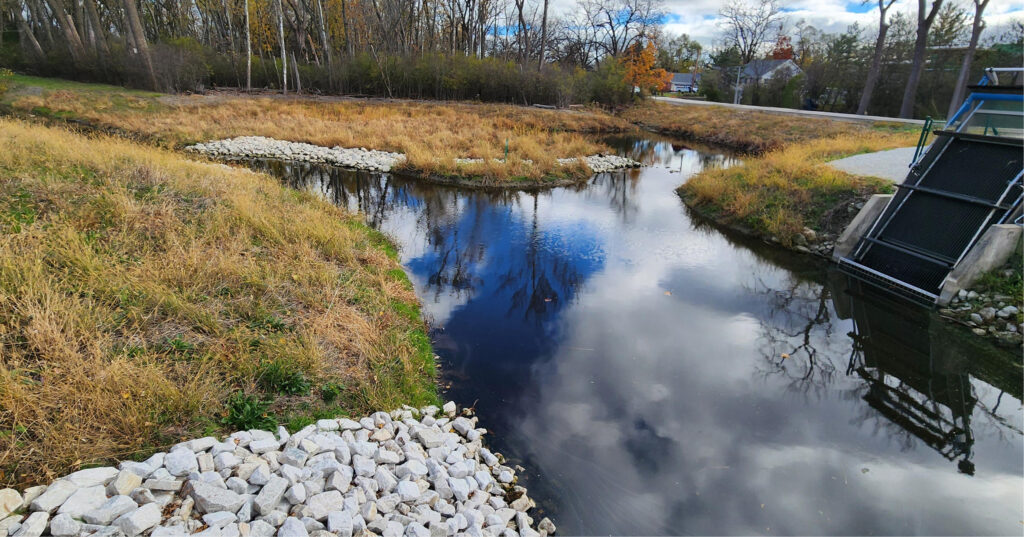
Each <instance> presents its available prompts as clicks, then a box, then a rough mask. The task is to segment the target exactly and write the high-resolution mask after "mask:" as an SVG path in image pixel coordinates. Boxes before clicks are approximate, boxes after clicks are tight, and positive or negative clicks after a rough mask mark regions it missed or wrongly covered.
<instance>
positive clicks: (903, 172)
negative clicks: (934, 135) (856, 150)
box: [829, 147, 927, 183]
mask: <svg viewBox="0 0 1024 537" xmlns="http://www.w3.org/2000/svg"><path fill="white" fill-rule="evenodd" d="M914 149H915V148H913V147H901V148H899V149H890V150H888V151H878V152H876V153H864V154H863V155H854V156H852V157H846V158H842V159H839V160H833V161H832V162H829V165H831V166H832V167H833V168H836V169H838V170H842V171H844V172H847V173H852V174H854V175H869V176H871V177H881V178H882V179H888V180H890V181H892V182H894V183H902V182H903V180H904V179H906V178H907V173H908V172H910V161H911V160H913V159H914ZM925 151H927V148H925Z"/></svg>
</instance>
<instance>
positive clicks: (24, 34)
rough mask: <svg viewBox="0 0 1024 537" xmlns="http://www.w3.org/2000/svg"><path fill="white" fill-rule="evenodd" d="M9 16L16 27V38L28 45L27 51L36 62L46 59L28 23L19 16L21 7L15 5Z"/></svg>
mask: <svg viewBox="0 0 1024 537" xmlns="http://www.w3.org/2000/svg"><path fill="white" fill-rule="evenodd" d="M11 14H12V16H13V17H14V24H15V25H16V26H17V27H18V36H19V39H21V40H22V43H24V44H26V45H28V49H29V50H31V51H32V53H33V54H34V55H35V57H36V59H37V60H39V61H42V60H44V59H46V53H45V52H43V47H42V46H41V45H40V44H39V40H38V39H36V34H34V33H32V28H29V26H28V23H27V22H25V18H24V17H23V16H22V14H21V6H19V5H15V6H14V7H12V8H11Z"/></svg>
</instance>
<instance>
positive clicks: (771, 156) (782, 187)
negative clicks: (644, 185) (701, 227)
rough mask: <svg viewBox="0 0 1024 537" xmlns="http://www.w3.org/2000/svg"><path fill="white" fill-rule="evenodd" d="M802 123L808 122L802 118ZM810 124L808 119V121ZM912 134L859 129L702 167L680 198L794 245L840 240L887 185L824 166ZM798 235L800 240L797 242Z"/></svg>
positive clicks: (899, 143)
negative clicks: (861, 207) (861, 205)
mask: <svg viewBox="0 0 1024 537" xmlns="http://www.w3.org/2000/svg"><path fill="white" fill-rule="evenodd" d="M805 121H806V120H805ZM813 121H814V120H811V122H813ZM914 136H915V135H914V134H913V133H909V132H902V133H901V132H879V131H864V132H857V133H855V134H850V133H847V134H843V135H833V136H831V137H827V138H818V139H814V140H810V141H805V142H799V143H794V144H791V145H788V146H786V147H785V148H783V149H778V150H774V151H770V152H768V153H766V154H765V155H763V156H760V157H756V158H751V159H748V160H746V161H745V162H744V163H743V164H741V165H737V166H733V167H731V168H712V169H707V170H705V171H703V172H701V173H699V174H697V175H695V176H693V177H692V178H690V180H689V181H687V182H686V183H685V184H684V185H682V186H680V187H679V189H678V192H679V194H680V195H681V196H683V198H684V200H686V202H687V203H688V204H689V205H691V206H692V207H694V208H695V209H697V210H698V211H700V212H701V213H703V214H705V215H707V216H709V217H711V218H713V219H714V220H716V221H718V222H720V223H723V224H726V225H729V226H732V227H736V228H740V229H743V230H745V231H747V232H749V233H751V234H754V235H758V236H762V237H765V238H775V239H776V240H778V241H779V242H781V243H782V244H784V245H787V246H792V245H794V244H796V243H797V242H802V241H803V240H806V235H807V234H804V233H803V231H804V228H810V229H811V230H813V231H815V232H816V233H814V234H811V240H812V241H813V240H814V239H815V238H816V239H817V240H827V238H828V237H829V236H832V235H837V234H838V233H839V232H841V231H842V229H843V228H844V227H845V226H846V224H847V223H848V222H849V221H850V219H852V218H853V216H854V214H856V210H855V209H853V207H852V205H853V204H855V203H857V202H859V201H863V200H864V199H866V198H867V197H868V196H870V195H871V194H875V193H882V192H890V191H891V190H892V185H891V183H889V182H888V181H886V180H884V179H878V178H874V177H860V176H855V175H850V174H848V173H846V172H842V171H839V170H837V169H835V168H832V167H831V166H829V165H827V164H826V162H827V161H830V160H835V159H838V158H842V157H846V156H850V155H855V154H858V153H866V152H872V151H881V150H885V149H892V148H896V147H904V146H906V145H909V144H913V143H914ZM800 237H804V239H801V238H800Z"/></svg>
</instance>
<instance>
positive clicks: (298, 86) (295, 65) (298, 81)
mask: <svg viewBox="0 0 1024 537" xmlns="http://www.w3.org/2000/svg"><path fill="white" fill-rule="evenodd" d="M292 72H293V73H294V74H295V93H302V78H301V77H299V62H297V61H295V51H292Z"/></svg>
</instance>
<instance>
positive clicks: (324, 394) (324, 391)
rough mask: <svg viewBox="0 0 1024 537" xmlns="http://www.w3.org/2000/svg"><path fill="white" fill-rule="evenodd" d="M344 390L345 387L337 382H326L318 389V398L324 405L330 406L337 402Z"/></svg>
mask: <svg viewBox="0 0 1024 537" xmlns="http://www.w3.org/2000/svg"><path fill="white" fill-rule="evenodd" d="M344 390H345V386H344V385H342V384H340V383H337V382H328V383H327V384H324V385H323V386H321V387H320V398H321V399H323V400H324V402H325V403H327V404H331V403H333V402H335V401H337V400H338V397H340V396H341V392H343V391H344Z"/></svg>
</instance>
